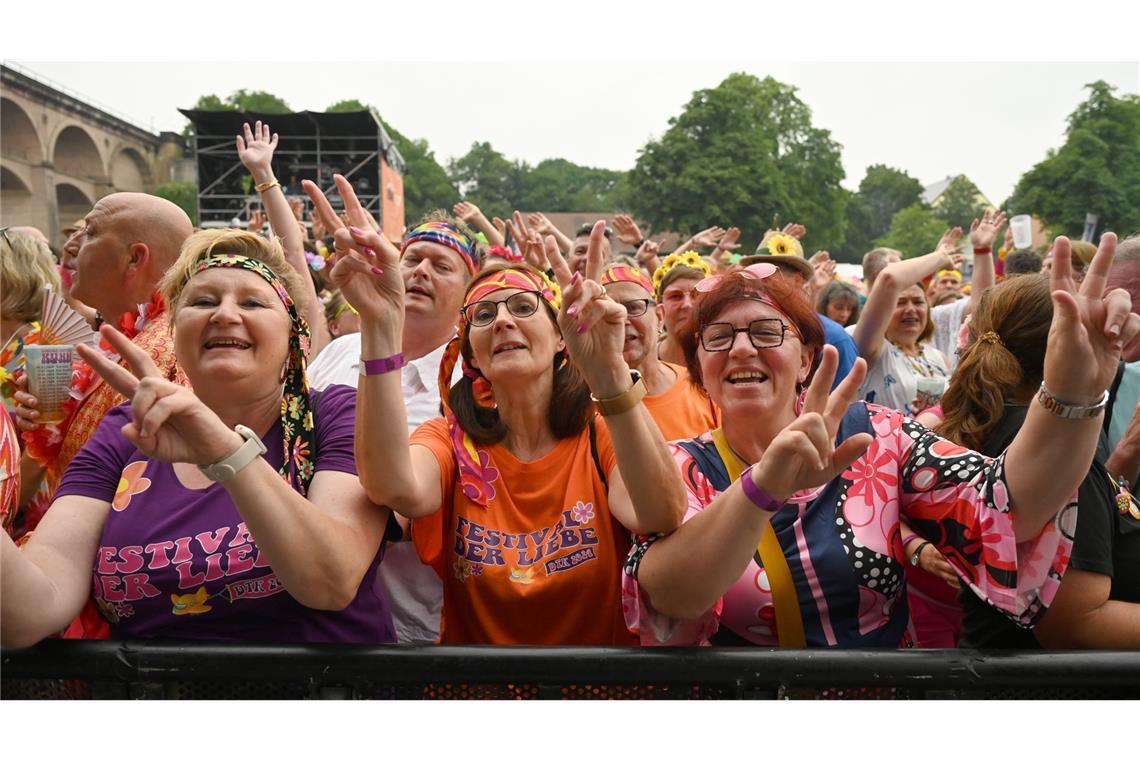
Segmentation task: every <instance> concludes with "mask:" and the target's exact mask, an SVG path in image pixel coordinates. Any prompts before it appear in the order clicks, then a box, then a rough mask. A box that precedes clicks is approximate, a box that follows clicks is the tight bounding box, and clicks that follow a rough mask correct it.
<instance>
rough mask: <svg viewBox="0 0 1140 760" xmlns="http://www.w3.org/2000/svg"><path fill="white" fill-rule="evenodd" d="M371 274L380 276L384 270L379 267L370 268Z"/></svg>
mask: <svg viewBox="0 0 1140 760" xmlns="http://www.w3.org/2000/svg"><path fill="white" fill-rule="evenodd" d="M372 274H375V275H381V274H384V270H383V269H381V268H380V267H372Z"/></svg>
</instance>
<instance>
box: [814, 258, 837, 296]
mask: <svg viewBox="0 0 1140 760" xmlns="http://www.w3.org/2000/svg"><path fill="white" fill-rule="evenodd" d="M820 253H822V254H823V255H824V256H828V253H827V251H820ZM818 255H819V254H816V256H818ZM812 259H813V261H814V260H815V256H812ZM814 266H815V273H814V274H813V276H812V281H811V282H812V292H814V293H818V292H819V291H821V290H823V289H824V288H826V287H827V286H828V284H829V283H830V282H831V281H832V280H834V279H835V269H836V267H837V266H838V262H836V261H834V260H833V259H832V258H830V256H828V258H825V259H822V260H821V261H820V262H819V264H815V265H814Z"/></svg>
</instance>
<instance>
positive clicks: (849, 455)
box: [751, 346, 872, 501]
mask: <svg viewBox="0 0 1140 760" xmlns="http://www.w3.org/2000/svg"><path fill="white" fill-rule="evenodd" d="M838 364H839V353H838V352H837V351H836V350H835V348H834V347H833V346H824V347H823V361H821V362H820V365H819V369H817V370H816V373H815V377H814V378H813V379H812V381H811V386H809V387H808V392H807V397H806V399H805V401H804V408H803V411H802V412H801V413H800V416H799V417H797V418H796V419H795V421H794V422H792V423H791V424H790V425H788V426H787V427H786V428H784V429H783V430H781V431H780V433H779V434H778V435H777V436H776V437H775V438H774V439H773V440H772V443H771V444H769V446H768V448H767V449H766V450H765V451H764V455H763V456H762V457H760V461H759V462H757V463H756V465H755V466H754V467H753V468H752V473H751V477H752V479H753V481H754V482H755V483H756V485H757V486H759V487H760V488H761V489H762V490H763V491H764V492H765V493H767V494H768V495H769V496H771V497H772V498H774V499H777V500H779V501H787V500H788V498H789V497H790V496H791V495H792V494H794V493H796V492H797V491H802V490H804V489H807V488H815V487H816V486H821V485H823V484H824V483H827V482H829V481H831V480H832V479H833V478H835V477H836V476H837V475H839V474H840V473H842V472H843V471H844V470H846V469H847V467H848V466H850V464H851V463H852V462H854V461H855V460H856V459H858V458H859V457H860V456H861V455H862V454H863V452H864V451H866V450H867V447H868V446H870V445H871V440H872V438H871V436H870V435H869V434H867V433H857V434H856V435H853V436H851V437H850V438H848V439H847V440H846V441H844V442H843V443H842V444H840V446H839V448H836V447H835V434H836V432H837V431H838V430H839V423H840V422H841V421H842V420H843V415H844V414H846V413H847V407H848V406H850V405H851V404H852V402H854V401H855V400H856V398H857V397H858V395H859V385H860V384H861V383H862V382H863V377H864V376H865V375H866V374H867V363H866V362H865V361H864V360H863V359H862V358H859V359H856V360H855V366H853V367H852V368H851V372H850V373H848V375H847V377H845V378H843V382H841V383H840V384H839V387H837V388H836V389H835V390H834V391H830V390H829V389H830V388H831V383H832V382H833V381H834V380H835V369H836V367H837V366H838Z"/></svg>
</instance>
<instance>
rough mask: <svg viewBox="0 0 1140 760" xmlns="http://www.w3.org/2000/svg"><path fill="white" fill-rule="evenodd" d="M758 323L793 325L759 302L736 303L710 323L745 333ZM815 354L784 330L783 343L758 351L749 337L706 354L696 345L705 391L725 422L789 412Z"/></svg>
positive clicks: (738, 336) (739, 337) (741, 336)
mask: <svg viewBox="0 0 1140 760" xmlns="http://www.w3.org/2000/svg"><path fill="white" fill-rule="evenodd" d="M757 319H779V320H780V321H781V322H783V323H784V324H785V325H787V324H788V322H787V320H786V319H785V318H784V317H783V316H781V315H780V313H779V312H778V311H776V310H775V309H773V308H772V307H771V306H768V305H767V304H764V303H761V302H759V301H754V300H736V301H731V302H729V304H728V305H727V306H726V307H725V308H724V309H722V310H721V311H720V313H719V314H716V315H715V316H712V317H711V318H710V319H709V320H708V321H709V322H727V323H729V324H731V325H732V326H733V327H734V328H743V327H747V326H748V325H749V324H750V323H751V322H753V321H754V320H757ZM813 355H814V352H813V351H812V350H811V349H810V348H807V347H805V346H804V344H803V343H801V342H800V340H799V339H798V338H797V337H796V334H795V331H794V330H787V331H785V333H784V338H783V343H782V344H781V345H779V346H776V347H774V348H756V347H755V346H753V345H752V342H751V341H750V339H749V336H748V335H747V333H744V332H738V333H736V334H735V335H734V336H733V340H732V345H731V348H729V349H728V350H727V351H706V350H705V348H704V346H703V345H700V344H698V346H697V359H698V361H699V362H700V365H701V375H702V378H703V382H704V387H705V389H706V390H707V391H708V394H709V398H711V399H712V400H713V401H714V402H715V403H716V404H717V405H718V406H719V407H720V408H721V410H722V411H723V413H724V416H725V418H728V417H730V416H734V415H745V416H746V417H747V416H755V415H781V414H787V413H790V412H791V410H792V409H793V408H794V404H795V400H796V397H797V395H798V390H797V384H799V383H803V382H804V381H805V380H806V379H807V377H808V374H809V373H810V372H811V365H812V359H813Z"/></svg>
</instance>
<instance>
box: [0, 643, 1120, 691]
mask: <svg viewBox="0 0 1140 760" xmlns="http://www.w3.org/2000/svg"><path fill="white" fill-rule="evenodd" d="M0 665H2V667H0V698H3V699H829V698H857V699H1011V698H1012V699H1053V698H1057V699H1136V698H1140V653H1132V652H1103V651H1102V652H980V651H974V650H961V649H959V650H953V649H949V650H910V651H894V650H890V651H887V650H878V651H853V650H846V651H839V650H778V649H776V650H771V649H752V648H740V649H736V648H702V649H688V648H685V649H682V648H676V649H671V648H661V649H656V648H654V649H626V648H588V647H574V648H570V647H453V646H434V647H395V646H388V647H364V646H334V645H319V646H278V645H272V646H261V645H233V644H209V643H202V642H195V643H178V642H162V643H155V642H130V641H128V642H122V641H58V640H54V641H45V642H43V643H41V644H39V645H37V646H35V647H31V648H28V649H4V650H0Z"/></svg>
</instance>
